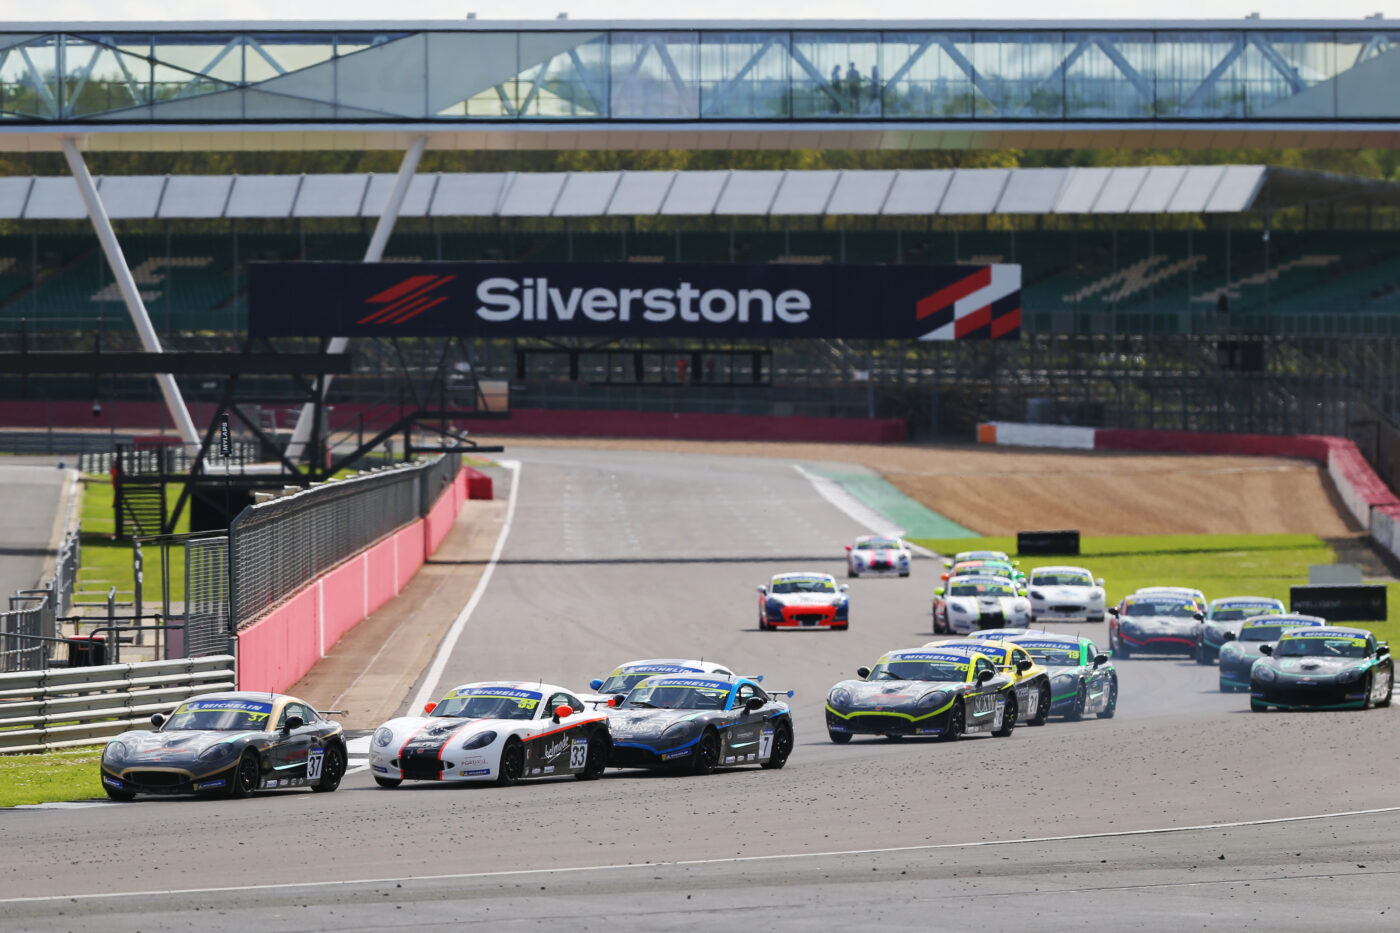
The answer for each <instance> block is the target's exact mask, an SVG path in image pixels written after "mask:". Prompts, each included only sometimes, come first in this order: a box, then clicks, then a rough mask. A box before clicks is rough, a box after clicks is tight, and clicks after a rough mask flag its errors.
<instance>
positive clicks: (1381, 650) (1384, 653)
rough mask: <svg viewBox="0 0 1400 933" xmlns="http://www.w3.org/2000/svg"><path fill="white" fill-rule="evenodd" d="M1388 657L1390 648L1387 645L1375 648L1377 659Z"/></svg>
mask: <svg viewBox="0 0 1400 933" xmlns="http://www.w3.org/2000/svg"><path fill="white" fill-rule="evenodd" d="M1389 656H1390V646H1389V645H1377V646H1376V657H1378V658H1384V657H1389Z"/></svg>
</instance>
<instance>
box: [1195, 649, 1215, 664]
mask: <svg viewBox="0 0 1400 933" xmlns="http://www.w3.org/2000/svg"><path fill="white" fill-rule="evenodd" d="M1214 660H1215V652H1214V651H1211V650H1210V649H1209V648H1207V647H1206V646H1205V645H1197V646H1196V663H1197V664H1210V663H1211V662H1213V661H1214Z"/></svg>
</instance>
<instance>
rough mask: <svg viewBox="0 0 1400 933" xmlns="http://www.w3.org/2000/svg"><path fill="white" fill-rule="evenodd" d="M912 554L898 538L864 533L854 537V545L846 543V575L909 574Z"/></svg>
mask: <svg viewBox="0 0 1400 933" xmlns="http://www.w3.org/2000/svg"><path fill="white" fill-rule="evenodd" d="M912 560H913V556H912V555H911V554H910V553H909V546H908V545H907V544H905V543H904V542H903V541H901V540H900V539H898V538H888V537H885V536H884V535H864V536H862V537H859V538H856V543H855V545H854V546H852V545H850V544H848V545H846V576H848V577H858V576H860V575H861V574H867V573H869V574H875V575H877V576H889V575H890V574H898V575H899V576H901V577H907V576H909V564H910V562H911V561H912Z"/></svg>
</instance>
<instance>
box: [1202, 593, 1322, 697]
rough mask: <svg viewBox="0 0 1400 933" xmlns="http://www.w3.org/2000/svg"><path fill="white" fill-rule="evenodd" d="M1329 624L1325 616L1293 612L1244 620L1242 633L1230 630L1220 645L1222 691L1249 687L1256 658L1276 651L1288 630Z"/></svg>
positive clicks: (1241, 689) (1227, 691)
mask: <svg viewBox="0 0 1400 933" xmlns="http://www.w3.org/2000/svg"><path fill="white" fill-rule="evenodd" d="M1326 624H1327V620H1326V619H1324V618H1322V617H1321V616H1305V615H1297V614H1293V613H1286V614H1283V615H1261V616H1256V617H1255V618H1253V619H1246V620H1245V621H1243V622H1241V623H1240V630H1239V634H1238V636H1237V635H1236V634H1235V633H1234V632H1226V633H1225V647H1223V648H1221V649H1220V692H1221V693H1234V692H1235V691H1237V690H1238V691H1246V690H1248V689H1249V672H1250V670H1251V669H1252V668H1253V667H1254V662H1255V661H1258V660H1259V659H1260V658H1261V657H1263V656H1264V655H1266V654H1268V653H1269V651H1272V650H1273V648H1274V646H1275V645H1277V644H1278V640H1279V638H1280V637H1281V636H1282V635H1283V633H1284V632H1286V631H1288V630H1290V629H1295V628H1320V627H1322V626H1325V625H1326ZM1266 647H1267V649H1268V650H1265V649H1266Z"/></svg>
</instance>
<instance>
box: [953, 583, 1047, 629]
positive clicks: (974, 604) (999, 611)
mask: <svg viewBox="0 0 1400 933" xmlns="http://www.w3.org/2000/svg"><path fill="white" fill-rule="evenodd" d="M933 594H934V597H935V602H934V609H933V611H934V631H935V632H937V631H938V629H939V626H938V622H939V618H940V616H941V618H942V621H943V630H944V631H946V632H951V633H954V634H958V635H966V634H968V633H969V632H975V631H977V630H978V629H982V628H1015V627H1017V626H1024V627H1026V628H1029V627H1030V624H1031V603H1030V600H1029V599H1027V598H1026V597H1024V596H1022V595H1021V593H1020V591H1019V590H1017V589H1016V586H1015V584H1013V583H1011V582H1010V581H1009V580H1007V579H1006V578H1005V577H983V576H962V577H954V578H953V579H951V580H949V581H948V583H947V585H946V586H940V587H938V588H937V589H936V590H934V591H933Z"/></svg>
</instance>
